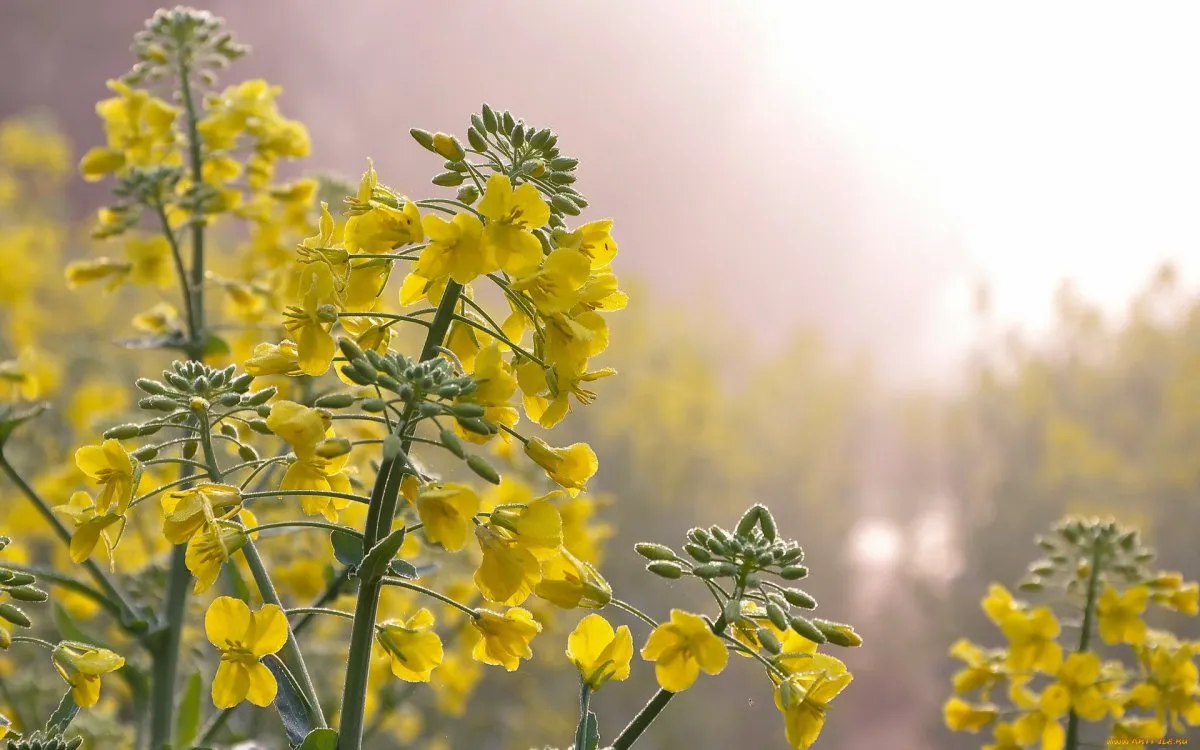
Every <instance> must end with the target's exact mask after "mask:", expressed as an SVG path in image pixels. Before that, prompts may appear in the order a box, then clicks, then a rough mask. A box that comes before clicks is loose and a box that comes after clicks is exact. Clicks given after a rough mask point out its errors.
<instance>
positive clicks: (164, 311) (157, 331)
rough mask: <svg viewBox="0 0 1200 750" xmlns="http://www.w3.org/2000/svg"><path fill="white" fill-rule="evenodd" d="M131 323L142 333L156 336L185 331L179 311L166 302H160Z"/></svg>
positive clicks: (134, 317) (138, 315)
mask: <svg viewBox="0 0 1200 750" xmlns="http://www.w3.org/2000/svg"><path fill="white" fill-rule="evenodd" d="M130 323H131V324H132V325H133V327H134V328H136V329H137V330H139V331H141V332H142V333H149V334H154V335H164V334H168V333H172V332H174V331H181V330H183V319H182V318H180V317H179V311H178V310H176V309H175V308H174V307H173V306H172V305H169V304H167V303H166V302H159V303H158V304H156V305H155V306H154V307H151V308H150V309H149V310H145V311H143V312H140V313H138V314H137V315H134V316H133V318H132V319H131V320H130Z"/></svg>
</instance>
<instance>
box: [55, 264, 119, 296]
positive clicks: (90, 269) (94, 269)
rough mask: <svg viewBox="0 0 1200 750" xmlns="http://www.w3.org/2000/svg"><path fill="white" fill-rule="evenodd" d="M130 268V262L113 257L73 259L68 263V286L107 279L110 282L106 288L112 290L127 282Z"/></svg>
mask: <svg viewBox="0 0 1200 750" xmlns="http://www.w3.org/2000/svg"><path fill="white" fill-rule="evenodd" d="M130 269H131V266H130V264H129V263H126V262H123V261H119V260H113V259H112V258H96V259H94V260H73V261H71V262H70V263H68V264H67V269H66V277H67V288H68V289H77V288H79V287H80V286H82V285H83V284H89V283H91V282H93V281H104V280H105V279H107V280H108V284H107V285H106V286H105V288H106V289H107V290H108V291H110V292H111V291H113V290H114V289H116V288H117V287H119V286H121V285H122V284H124V283H125V279H127V278H128V277H129V271H130Z"/></svg>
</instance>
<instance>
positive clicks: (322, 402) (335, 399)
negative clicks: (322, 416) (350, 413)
mask: <svg viewBox="0 0 1200 750" xmlns="http://www.w3.org/2000/svg"><path fill="white" fill-rule="evenodd" d="M353 405H354V396H353V395H351V394H349V393H329V394H326V395H324V396H321V397H320V398H318V399H317V400H316V401H314V402H313V406H319V407H320V408H322V409H345V408H346V407H347V406H353Z"/></svg>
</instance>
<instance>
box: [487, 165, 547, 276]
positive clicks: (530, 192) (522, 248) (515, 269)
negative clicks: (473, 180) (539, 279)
mask: <svg viewBox="0 0 1200 750" xmlns="http://www.w3.org/2000/svg"><path fill="white" fill-rule="evenodd" d="M479 213H481V214H483V215H484V217H485V218H487V219H488V223H487V226H486V227H485V228H484V230H483V242H484V245H485V246H486V247H487V248H488V250H489V251H490V252H491V253H493V254H494V256H495V258H496V261H497V262H498V263H499V264H500V267H501V268H503V269H504V270H505V271H507V272H508V273H510V274H513V275H514V276H524V275H526V274H528V273H530V272H532V271H533V270H535V269H536V268H537V267H538V264H539V263H540V262H541V260H542V243H541V242H539V241H538V238H537V237H535V236H534V235H533V232H532V231H530V230H533V229H537V228H539V227H542V226H544V225H545V224H546V222H548V221H549V220H550V206H548V205H546V202H545V201H544V200H542V196H541V195H540V194H539V193H538V189H537V188H536V187H534V186H533V185H530V184H529V183H526V184H524V185H520V186H519V187H517V188H516V189H515V190H514V189H513V186H512V181H511V180H509V178H508V176H507V175H503V174H494V175H492V176H491V177H490V178H489V179H488V184H487V189H486V190H485V191H484V194H483V199H482V200H480V201H479Z"/></svg>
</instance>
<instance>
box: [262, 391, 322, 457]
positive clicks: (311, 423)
mask: <svg viewBox="0 0 1200 750" xmlns="http://www.w3.org/2000/svg"><path fill="white" fill-rule="evenodd" d="M331 424H332V422H331V421H330V420H329V418H328V417H327V416H326V415H325V414H323V413H322V412H320V411H318V410H317V409H312V408H309V407H307V406H304V405H302V404H297V403H296V402H295V401H276V402H275V403H274V404H272V405H271V413H270V414H269V415H267V427H269V428H270V429H271V432H273V433H275V434H276V435H278V436H279V437H281V438H283V439H284V440H285V441H287V443H288V444H289V445H291V446H292V449H293V450H295V451H296V453H297V455H299V454H301V453H304V454H306V455H311V454H313V453H314V452H315V450H316V447H317V443H319V442H321V440H322V439H324V437H325V433H326V431H328V429H329V426H330V425H331Z"/></svg>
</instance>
